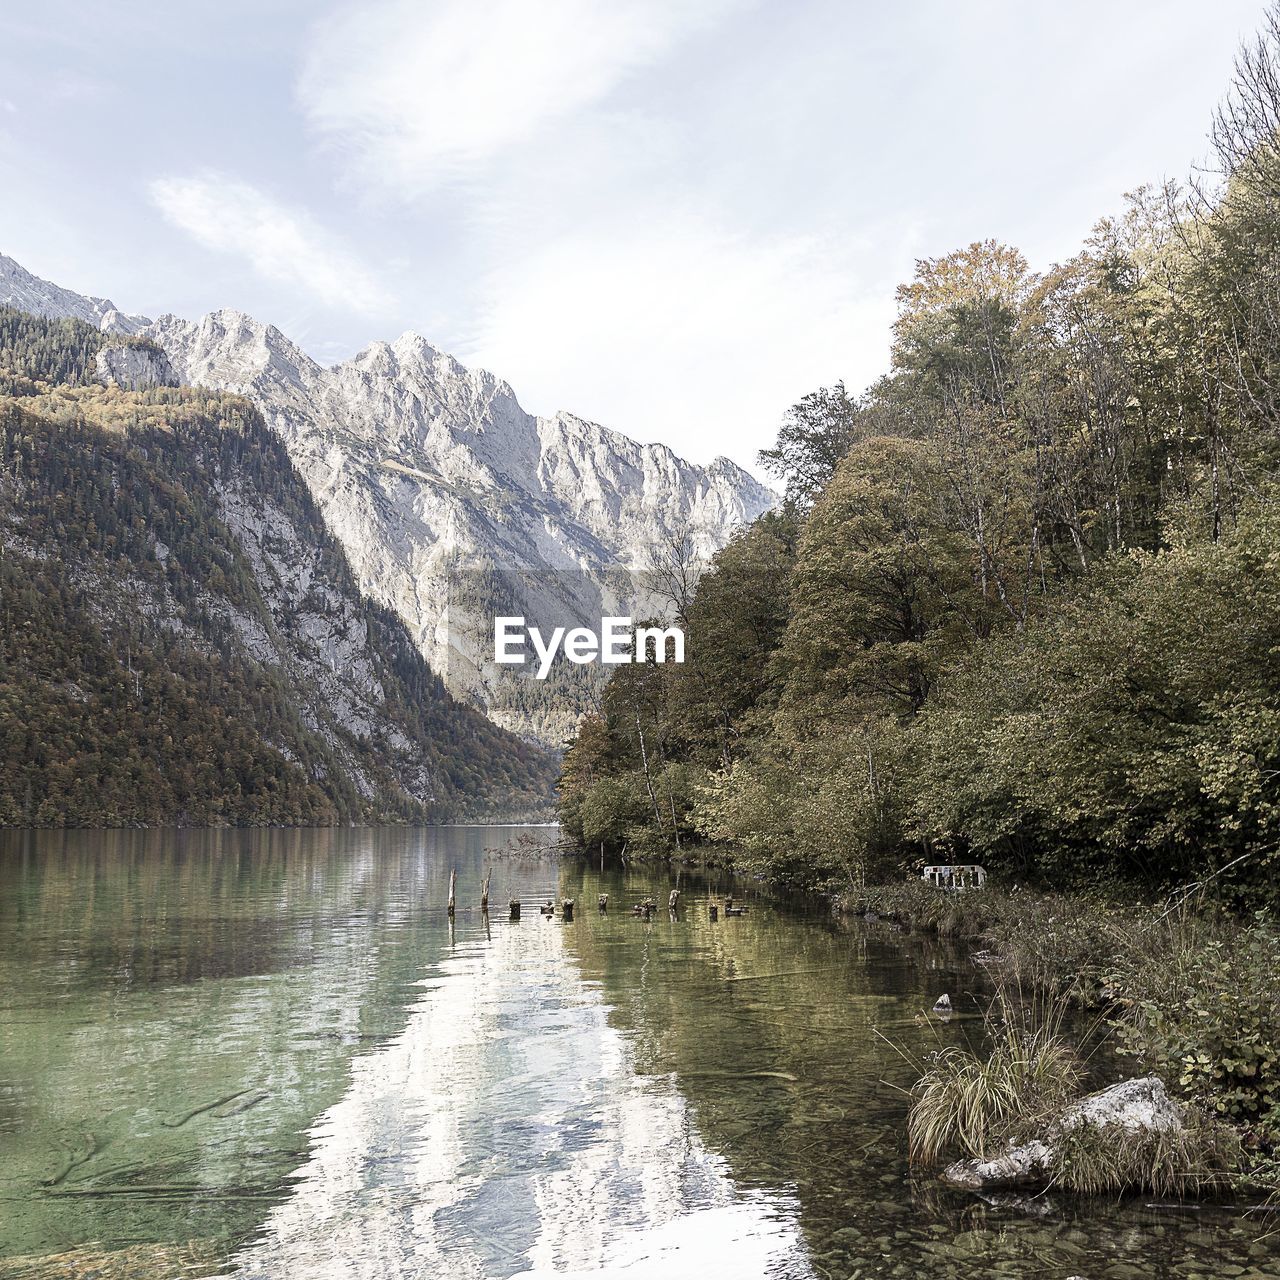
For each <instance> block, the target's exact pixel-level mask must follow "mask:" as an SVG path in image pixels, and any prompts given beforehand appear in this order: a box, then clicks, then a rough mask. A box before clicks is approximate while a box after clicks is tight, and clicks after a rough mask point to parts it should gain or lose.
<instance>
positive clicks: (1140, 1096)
mask: <svg viewBox="0 0 1280 1280" xmlns="http://www.w3.org/2000/svg"><path fill="white" fill-rule="evenodd" d="M1182 1123H1183V1121H1182V1108H1181V1107H1179V1106H1178V1104H1177V1103H1176V1102H1175V1101H1174V1100H1173V1099H1172V1098H1171V1097H1169V1094H1168V1091H1167V1090H1166V1089H1165V1087H1164V1082H1163V1081H1161V1080H1159V1079H1158V1078H1157V1077H1156V1076H1141V1077H1139V1078H1138V1079H1135V1080H1122V1081H1121V1082H1120V1083H1119V1084H1113V1085H1111V1086H1110V1087H1108V1088H1106V1089H1100V1090H1099V1091H1098V1092H1097V1093H1091V1094H1089V1096H1088V1097H1086V1098H1081V1099H1080V1100H1079V1101H1078V1102H1073V1103H1072V1104H1071V1105H1070V1106H1069V1107H1067V1108H1066V1110H1065V1111H1063V1112H1062V1114H1061V1115H1059V1116H1058V1117H1057V1119H1055V1120H1053V1121H1052V1122H1050V1124H1049V1125H1048V1126H1047V1127H1046V1131H1045V1133H1044V1135H1043V1137H1041V1138H1032V1139H1031V1140H1030V1141H1028V1142H1021V1143H1010V1144H1009V1149H1008V1150H1007V1151H1005V1152H1004V1153H1003V1154H1002V1155H999V1156H996V1157H994V1158H993V1159H991V1160H978V1159H972V1160H957V1161H956V1162H955V1163H954V1164H951V1165H948V1166H947V1167H946V1168H945V1169H944V1170H943V1171H942V1177H943V1180H944V1181H945V1182H949V1183H951V1185H952V1186H953V1187H963V1188H964V1189H965V1190H967V1191H985V1190H987V1189H989V1188H996V1187H1019V1186H1028V1185H1033V1184H1036V1183H1041V1182H1044V1181H1046V1180H1047V1179H1048V1177H1049V1173H1050V1170H1051V1169H1052V1167H1053V1157H1054V1151H1055V1143H1056V1142H1057V1140H1058V1139H1060V1138H1061V1137H1062V1136H1063V1135H1064V1134H1067V1133H1070V1132H1071V1131H1072V1130H1073V1129H1079V1128H1080V1127H1081V1126H1083V1125H1092V1126H1093V1127H1094V1128H1098V1129H1102V1128H1109V1127H1115V1128H1119V1129H1123V1130H1124V1131H1125V1132H1126V1133H1140V1132H1143V1131H1144V1130H1146V1131H1151V1132H1166V1131H1170V1132H1171V1131H1175V1130H1178V1129H1181V1128H1182Z"/></svg>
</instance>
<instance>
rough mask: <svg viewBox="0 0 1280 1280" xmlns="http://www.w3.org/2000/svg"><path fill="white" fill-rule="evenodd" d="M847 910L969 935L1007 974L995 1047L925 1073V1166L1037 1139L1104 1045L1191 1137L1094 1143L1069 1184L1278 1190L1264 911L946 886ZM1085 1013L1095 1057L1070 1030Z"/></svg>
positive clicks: (988, 963) (1278, 1030) (942, 1056)
mask: <svg viewBox="0 0 1280 1280" xmlns="http://www.w3.org/2000/svg"><path fill="white" fill-rule="evenodd" d="M841 906H842V908H843V909H844V910H845V911H850V912H854V911H856V912H862V913H865V912H873V913H875V915H877V916H879V917H880V918H882V919H887V920H894V921H897V922H899V923H901V924H902V925H903V926H905V927H908V928H912V929H921V930H931V931H936V932H938V933H941V934H944V935H948V936H951V937H955V938H961V939H968V940H971V941H972V942H973V943H974V946H975V962H976V963H977V964H979V965H981V966H982V968H983V969H984V970H985V971H986V972H987V973H988V974H989V975H991V976H992V977H993V978H994V980H995V990H996V994H995V997H994V999H993V1000H992V1002H991V1006H990V1008H989V1009H988V1010H987V1013H986V1023H987V1025H986V1031H987V1034H986V1035H985V1036H984V1037H983V1045H982V1047H981V1048H980V1049H978V1050H976V1051H970V1050H948V1051H943V1052H939V1053H938V1054H937V1055H935V1056H934V1057H933V1058H932V1059H931V1060H930V1061H927V1062H925V1063H922V1064H921V1071H922V1074H921V1081H920V1083H919V1085H918V1086H917V1089H916V1091H915V1097H914V1100H913V1114H912V1127H913V1149H914V1153H915V1155H916V1157H917V1158H918V1160H920V1162H922V1163H933V1162H936V1161H938V1160H941V1159H943V1158H945V1157H947V1156H949V1155H975V1156H979V1157H983V1158H989V1157H990V1156H991V1155H992V1154H994V1153H996V1152H997V1151H1000V1150H1003V1149H1004V1148H1005V1146H1006V1145H1007V1143H1008V1142H1009V1140H1010V1139H1014V1140H1020V1139H1022V1138H1024V1137H1026V1136H1030V1135H1032V1134H1034V1133H1035V1132H1036V1130H1037V1128H1038V1127H1042V1126H1043V1124H1044V1123H1045V1120H1046V1118H1047V1117H1048V1116H1050V1115H1051V1114H1053V1112H1054V1111H1055V1110H1059V1109H1061V1107H1062V1106H1064V1105H1065V1104H1067V1103H1069V1102H1070V1100H1071V1099H1072V1097H1074V1096H1078V1094H1079V1092H1080V1090H1081V1083H1080V1082H1081V1081H1082V1080H1083V1078H1084V1072H1083V1063H1082V1061H1081V1055H1082V1052H1083V1053H1088V1052H1096V1051H1097V1049H1098V1048H1099V1047H1105V1048H1106V1049H1108V1050H1110V1051H1112V1052H1114V1053H1115V1054H1116V1055H1117V1056H1119V1057H1120V1058H1121V1059H1122V1060H1124V1061H1126V1062H1127V1063H1128V1064H1130V1066H1131V1069H1130V1070H1127V1071H1126V1073H1125V1074H1130V1075H1135V1076H1137V1075H1146V1074H1153V1075H1156V1076H1159V1077H1160V1079H1162V1080H1163V1081H1164V1083H1165V1085H1166V1086H1167V1088H1168V1090H1169V1093H1170V1094H1171V1095H1172V1096H1173V1097H1174V1098H1175V1099H1177V1100H1178V1101H1179V1103H1181V1104H1182V1106H1183V1108H1184V1114H1185V1118H1186V1133H1185V1136H1184V1137H1183V1138H1182V1139H1180V1140H1179V1141H1178V1142H1175V1143H1159V1142H1155V1143H1153V1142H1151V1141H1144V1142H1143V1143H1138V1144H1135V1143H1134V1142H1133V1141H1132V1140H1131V1139H1128V1140H1126V1138H1125V1136H1124V1135H1122V1134H1118V1133H1112V1134H1108V1133H1103V1132H1094V1133H1091V1134H1089V1135H1087V1136H1086V1137H1085V1138H1083V1139H1080V1140H1078V1141H1075V1142H1073V1143H1072V1144H1070V1148H1069V1149H1067V1150H1066V1151H1065V1152H1064V1154H1063V1156H1062V1161H1063V1163H1062V1165H1061V1167H1060V1168H1058V1169H1057V1170H1056V1173H1055V1177H1056V1180H1057V1181H1058V1182H1059V1183H1060V1184H1061V1185H1064V1186H1066V1187H1074V1188H1075V1189H1079V1190H1084V1191H1102V1190H1117V1189H1122V1188H1124V1187H1126V1186H1139V1185H1141V1186H1146V1187H1150V1188H1154V1189H1156V1190H1157V1191H1159V1192H1160V1193H1162V1194H1171V1193H1176V1192H1179V1191H1184V1192H1203V1191H1205V1190H1214V1189H1220V1190H1225V1189H1237V1190H1238V1189H1240V1188H1242V1187H1247V1188H1249V1189H1253V1190H1262V1191H1264V1192H1267V1193H1270V1194H1278V1193H1280V986H1278V985H1277V984H1278V982H1280V930H1277V928H1276V925H1275V922H1274V921H1273V920H1272V919H1271V918H1270V917H1269V916H1268V915H1267V914H1265V913H1259V914H1257V915H1255V916H1252V917H1248V918H1243V919H1242V918H1239V917H1237V916H1233V915H1231V914H1229V913H1227V912H1225V911H1223V910H1222V909H1221V908H1220V907H1218V906H1217V905H1215V904H1214V903H1213V902H1212V901H1211V900H1209V899H1208V898H1207V897H1206V896H1205V895H1204V894H1203V893H1198V892H1197V893H1182V894H1180V895H1175V896H1174V897H1172V898H1170V899H1166V900H1163V901H1157V902H1127V903H1126V902H1116V901H1113V900H1110V899H1108V898H1106V897H1104V896H1101V895H1062V894H1046V893H1036V892H1032V891H1026V890H1002V889H999V888H989V889H984V890H982V891H979V892H970V893H949V892H946V891H943V890H939V889H936V888H934V887H933V886H932V885H928V884H926V883H924V882H922V881H914V882H906V883H900V884H892V885H882V886H878V887H875V888H872V889H869V890H867V891H866V892H865V893H864V894H862V895H860V896H859V897H858V898H857V899H856V900H854V899H849V900H847V901H846V902H844V903H842V904H841ZM1081 1008H1083V1009H1086V1010H1088V1011H1090V1012H1089V1014H1088V1016H1086V1017H1085V1018H1084V1019H1083V1021H1084V1023H1085V1024H1087V1026H1088V1027H1089V1029H1090V1032H1089V1035H1088V1037H1087V1039H1088V1040H1089V1042H1090V1043H1089V1047H1088V1048H1084V1047H1082V1046H1081V1044H1080V1043H1079V1037H1078V1036H1073V1035H1070V1034H1068V1033H1067V1026H1068V1023H1070V1024H1073V1025H1077V1026H1078V1025H1079V1024H1080V1022H1081V1018H1080V1017H1079V1015H1078V1014H1076V1013H1074V1011H1075V1010H1078V1009H1081ZM1069 1012H1071V1016H1070V1018H1068V1013H1069ZM948 1117H950V1118H949V1119H948Z"/></svg>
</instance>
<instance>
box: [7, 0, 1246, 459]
mask: <svg viewBox="0 0 1280 1280" xmlns="http://www.w3.org/2000/svg"><path fill="white" fill-rule="evenodd" d="M1262 13H1263V5H1262V4H1261V3H1259V2H1258V0H1249V2H1248V3H1245V2H1243V0H1198V2H1188V0H1106V3H1100V2H1098V0H1073V3H1070V4H1053V5H1050V4H1029V3H1027V2H1026V0H1000V2H996V0H903V2H902V3H898V4H884V3H882V2H881V0H785V2H783V0H364V2H362V3H346V4H328V3H322V2H318V0H306V2H305V3H304V2H303V0H276V2H274V3H273V2H272V0H217V2H216V3H205V2H204V0H183V3H181V4H177V5H166V6H157V5H155V4H154V3H151V2H148V3H138V2H135V0H116V2H114V3H112V4H110V5H90V4H86V3H84V2H83V0H76V2H72V0H41V3H39V4H35V3H31V2H30V0H22V2H19V0H0V253H6V254H8V255H9V256H11V257H14V258H16V259H17V260H18V261H19V262H20V263H22V264H23V266H25V267H26V268H27V269H28V270H31V271H33V272H35V273H36V274H37V275H40V276H43V277H45V278H46V279H51V280H53V281H55V282H56V283H58V284H60V285H63V286H65V287H67V288H71V289H75V290H77V291H78V292H81V293H88V294H94V295H99V296H106V297H110V298H111V299H112V300H113V301H114V302H115V303H116V304H117V306H119V307H120V308H121V309H123V310H126V311H130V312H142V313H144V314H147V315H151V316H157V315H160V314H163V313H165V312H173V313H175V314H177V315H182V316H186V317H189V318H193V319H194V318H196V317H198V316H200V315H201V314H203V313H204V312H206V311H209V310H213V309H215V308H218V307H224V306H230V307H235V308H237V309H239V310H242V311H247V312H250V313H251V314H253V315H255V316H257V317H258V318H259V319H262V320H265V321H269V322H271V323H273V324H276V325H277V326H279V327H280V328H281V329H282V330H284V332H285V333H286V334H288V335H289V336H290V337H291V338H293V340H294V341H296V342H298V343H299V344H300V345H301V346H303V347H304V348H305V349H306V350H308V351H309V352H310V353H311V354H312V355H313V356H314V357H316V358H317V359H319V360H321V361H323V362H324V363H332V362H334V361H337V360H341V359H344V358H346V357H348V356H350V355H352V354H354V353H355V352H356V351H358V350H360V349H361V348H362V347H364V346H366V345H368V343H370V342H372V341H376V340H379V339H387V340H389V339H392V338H394V337H396V336H397V335H398V334H400V333H402V332H404V331H405V330H408V329H412V330H414V331H415V332H417V333H420V334H422V335H423V336H424V337H425V338H427V339H428V340H429V341H430V342H431V343H432V344H433V345H435V346H437V347H439V348H441V349H443V350H446V351H449V352H450V353H451V354H453V355H454V356H456V357H457V358H458V359H459V360H461V361H462V362H463V363H465V364H468V365H472V366H480V367H483V368H487V369H491V370H492V371H493V372H495V373H496V374H498V375H499V376H501V377H503V378H505V379H506V380H507V381H508V382H509V383H510V384H511V385H512V386H513V387H514V388H515V390H516V393H517V395H518V396H519V398H520V400H521V403H522V404H523V405H524V407H525V408H526V409H528V410H530V411H531V412H535V413H544V414H545V413H551V412H554V411H555V410H557V409H567V410H569V411H571V412H573V413H576V414H579V415H580V416H583V417H587V418H591V419H594V420H596V421H599V422H603V423H605V424H606V425H608V426H612V427H615V428H618V429H619V430H622V431H625V432H627V433H628V434H630V435H632V436H634V437H636V438H637V439H641V440H659V441H662V442H664V443H666V444H669V445H671V446H672V447H673V448H675V449H676V450H677V452H679V453H681V454H683V455H685V456H687V457H689V458H692V459H694V460H695V461H700V462H705V461H708V460H710V459H711V458H712V457H714V456H716V455H717V454H727V455H728V456H730V457H732V458H733V459H735V460H736V461H738V462H740V463H742V464H744V465H751V464H752V463H753V460H754V458H755V454H756V452H757V450H759V449H760V448H763V447H767V446H768V445H769V444H771V443H772V442H773V439H774V435H775V433H776V429H777V426H778V424H779V422H780V421H781V419H782V416H783V414H784V413H785V412H786V409H787V407H788V406H789V405H791V404H793V403H794V402H795V401H796V400H798V399H799V398H800V397H801V396H803V395H805V394H806V393H807V392H809V391H812V390H814V389H816V388H817V387H819V386H824V385H830V384H832V383H834V382H836V381H837V380H841V379H842V380H844V382H845V383H846V385H848V386H849V387H850V388H853V389H861V388H862V387H864V386H866V385H867V384H868V383H870V382H871V381H873V380H874V379H875V378H876V377H877V376H878V375H879V374H880V373H882V372H884V371H885V368H886V366H887V360H888V344H889V326H890V325H891V323H892V321H893V315H894V303H893V295H894V288H895V286H896V285H897V284H898V283H900V282H902V281H904V280H906V279H908V278H909V277H910V275H911V272H912V269H913V264H914V262H915V260H916V259H918V258H921V257H936V256H939V255H941V254H945V253H947V252H949V251H951V250H952V249H956V248H959V247H961V246H963V245H965V244H968V243H970V242H972V241H974V240H977V239H985V238H987V237H995V238H997V239H1000V240H1003V241H1005V242H1007V243H1010V244H1013V245H1016V246H1017V247H1019V248H1020V249H1021V250H1022V251H1023V252H1024V253H1025V254H1026V255H1027V257H1028V258H1029V259H1030V260H1031V262H1032V265H1033V266H1035V267H1039V268H1043V267H1047V266H1049V265H1050V264H1052V263H1053V262H1056V261H1061V260H1063V259H1065V258H1067V257H1070V256H1071V255H1072V254H1074V253H1075V252H1076V251H1077V250H1078V248H1079V246H1080V244H1081V241H1082V240H1083V239H1084V237H1085V236H1086V235H1087V234H1088V232H1089V229H1090V227H1091V226H1092V225H1093V224H1094V223H1095V222H1096V221H1097V220H1098V218H1100V217H1102V216H1104V215H1106V214H1109V213H1115V212H1118V211H1119V210H1120V209H1121V207H1122V205H1123V196H1124V193H1125V192H1126V191H1130V190H1133V189H1134V188H1136V187H1138V186H1140V185H1142V184H1143V183H1147V182H1158V181H1160V180H1162V179H1165V178H1179V177H1184V176H1186V175H1187V174H1188V172H1190V171H1191V169H1192V167H1193V166H1195V165H1196V164H1198V163H1201V162H1203V160H1204V157H1205V155H1206V152H1207V142H1206V132H1207V129H1208V126H1209V122H1210V118H1211V115H1212V112H1213V109H1214V107H1215V105H1216V104H1217V103H1218V101H1219V100H1220V98H1221V97H1222V95H1223V93H1224V92H1225V90H1226V87H1227V84H1228V81H1229V77H1230V74H1231V65H1232V60H1233V57H1234V55H1235V52H1236V49H1237V47H1238V45H1239V43H1240V41H1241V40H1242V39H1243V38H1246V37H1247V36H1249V35H1250V34H1251V33H1252V32H1253V31H1254V29H1255V28H1256V27H1257V25H1258V23H1259V20H1260V18H1261V16H1262Z"/></svg>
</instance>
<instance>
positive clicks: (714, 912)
mask: <svg viewBox="0 0 1280 1280" xmlns="http://www.w3.org/2000/svg"><path fill="white" fill-rule="evenodd" d="M711 919H712V922H713V923H714V922H715V921H716V920H719V919H720V908H719V907H717V906H716V904H715V903H714V902H713V903H712V904H711Z"/></svg>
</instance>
